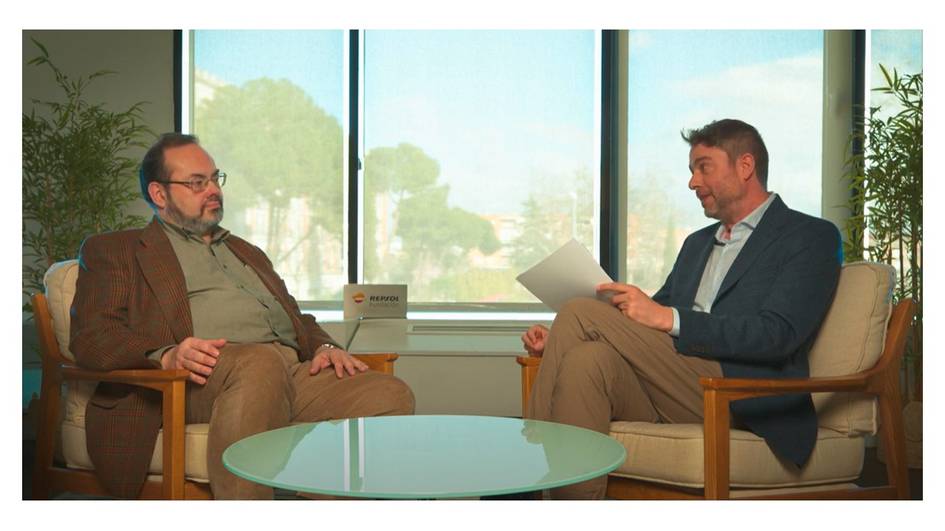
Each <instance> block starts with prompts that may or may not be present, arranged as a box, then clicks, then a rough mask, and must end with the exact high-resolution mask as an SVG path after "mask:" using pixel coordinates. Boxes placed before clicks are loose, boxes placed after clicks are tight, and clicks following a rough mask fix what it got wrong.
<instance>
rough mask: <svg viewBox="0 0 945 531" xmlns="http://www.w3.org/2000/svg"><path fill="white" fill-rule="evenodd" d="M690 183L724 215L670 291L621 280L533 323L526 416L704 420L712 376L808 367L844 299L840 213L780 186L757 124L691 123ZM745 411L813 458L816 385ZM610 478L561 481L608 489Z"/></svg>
mask: <svg viewBox="0 0 945 531" xmlns="http://www.w3.org/2000/svg"><path fill="white" fill-rule="evenodd" d="M683 139H684V140H686V141H687V142H688V143H689V145H690V152H689V169H690V171H691V172H692V177H691V179H690V180H689V188H690V189H691V190H693V191H694V192H695V193H696V197H697V198H698V199H699V201H700V202H701V204H702V208H703V210H704V212H705V215H706V216H708V217H711V218H714V219H717V220H719V221H718V223H715V224H712V225H710V226H708V227H705V228H703V229H701V230H699V231H697V232H695V233H693V234H691V235H689V237H688V238H686V241H685V242H684V243H683V246H682V249H681V250H680V252H679V255H678V256H677V258H676V263H675V264H674V265H673V268H672V271H671V272H670V274H669V276H668V277H667V279H666V282H665V284H664V285H663V287H662V288H660V290H659V291H658V292H657V293H656V294H654V295H653V297H652V298H651V297H648V296H647V295H646V294H645V293H643V292H642V291H641V290H640V289H639V288H637V287H635V286H632V285H628V284H622V283H608V284H602V285H600V286H599V287H598V294H599V295H602V296H603V298H604V299H605V300H609V304H608V303H606V302H602V301H600V300H596V299H590V298H582V299H574V300H572V301H570V302H569V303H568V304H566V305H565V306H564V308H562V310H561V311H560V312H558V315H557V316H556V318H555V321H554V323H553V324H552V326H551V329H550V330H548V329H546V328H545V327H542V326H541V325H535V326H533V327H531V328H530V329H529V330H528V332H526V333H525V335H523V336H522V340H523V343H524V344H525V349H526V350H527V351H528V352H529V353H530V354H531V355H534V356H543V361H542V363H541V366H540V369H539V371H538V375H537V378H536V381H535V384H534V388H533V390H532V395H531V396H532V398H531V401H530V403H529V409H528V411H527V412H526V416H527V417H529V418H535V419H541V420H551V421H556V422H563V423H566V424H572V425H577V426H582V427H586V428H589V429H594V430H596V431H599V432H602V433H607V432H608V431H609V424H610V421H611V420H637V421H649V422H667V423H668V422H702V415H703V412H702V392H701V388H700V387H699V383H698V382H699V377H700V376H722V375H724V376H726V377H736V378H796V377H806V376H808V374H809V369H808V360H807V353H808V351H809V350H810V347H811V344H812V343H813V341H814V338H815V336H816V333H817V330H818V329H819V327H820V324H821V322H822V321H823V318H824V316H825V315H826V312H827V309H828V307H829V306H830V303H831V301H832V300H833V295H834V291H835V289H836V286H837V281H838V279H839V276H840V263H841V262H842V254H841V245H840V234H839V231H838V230H837V228H836V227H835V226H834V225H833V224H831V223H830V222H827V221H824V220H822V219H819V218H815V217H812V216H808V215H806V214H802V213H800V212H797V211H794V210H791V209H789V208H788V207H787V206H786V205H785V204H784V202H783V201H782V200H781V198H779V197H778V196H777V194H774V193H771V192H769V191H768V190H767V173H768V153H767V149H766V148H765V145H764V141H763V140H762V138H761V135H760V134H759V133H758V131H757V130H756V129H755V128H754V127H752V126H751V125H749V124H747V123H745V122H742V121H739V120H730V119H727V120H719V121H716V122H712V123H710V124H708V125H706V126H705V127H703V128H701V129H697V130H692V131H689V133H688V134H684V135H683ZM731 412H732V422H733V423H734V424H735V425H736V426H738V427H742V428H746V429H748V430H751V431H752V432H754V433H755V434H757V435H759V436H760V437H763V438H764V439H765V441H766V442H767V444H768V445H769V447H770V448H771V449H772V450H773V451H774V452H775V454H777V455H778V456H780V457H781V458H782V459H784V460H786V461H788V462H791V463H793V464H794V465H796V466H798V467H802V466H803V465H804V463H805V462H806V461H807V459H808V457H809V456H810V454H811V451H812V450H813V447H814V443H815V440H816V434H817V418H816V413H815V411H814V406H813V402H812V401H811V398H810V395H809V394H796V395H789V396H778V397H765V398H753V399H747V400H740V401H736V402H732V404H731ZM605 490H606V477H602V478H598V479H595V480H591V481H586V482H583V483H579V484H577V485H572V486H570V487H564V488H561V489H556V490H554V491H552V495H553V496H554V497H558V498H601V497H603V495H604V493H605Z"/></svg>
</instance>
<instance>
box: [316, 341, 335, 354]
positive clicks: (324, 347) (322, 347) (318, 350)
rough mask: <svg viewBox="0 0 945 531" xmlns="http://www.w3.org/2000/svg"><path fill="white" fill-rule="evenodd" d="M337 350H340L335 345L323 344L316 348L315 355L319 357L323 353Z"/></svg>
mask: <svg viewBox="0 0 945 531" xmlns="http://www.w3.org/2000/svg"><path fill="white" fill-rule="evenodd" d="M337 348H338V346H337V345H333V344H331V343H322V344H321V345H318V346H317V347H315V354H316V355H317V354H320V353H322V352H325V351H326V350H333V349H337Z"/></svg>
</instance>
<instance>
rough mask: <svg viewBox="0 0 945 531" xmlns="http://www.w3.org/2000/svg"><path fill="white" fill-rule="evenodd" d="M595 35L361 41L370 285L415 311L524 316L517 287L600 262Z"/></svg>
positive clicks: (379, 36) (454, 34)
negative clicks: (419, 307) (538, 272)
mask: <svg viewBox="0 0 945 531" xmlns="http://www.w3.org/2000/svg"><path fill="white" fill-rule="evenodd" d="M595 52H596V44H595V32H592V31H367V32H365V37H364V105H363V113H364V133H363V134H364V152H365V155H364V194H363V197H364V199H363V203H362V206H363V227H364V230H363V236H362V238H361V240H362V242H363V245H362V247H361V249H362V252H363V260H364V280H365V281H366V282H371V283H404V284H408V285H409V287H410V288H409V290H410V291H409V293H410V300H411V301H415V302H433V303H443V302H473V303H482V302H487V303H496V302H500V303H501V302H532V301H534V298H533V297H532V296H531V295H530V294H528V293H527V292H526V291H525V290H524V288H522V287H521V286H520V285H519V284H518V283H517V282H516V281H515V276H516V275H517V274H518V273H520V272H521V271H523V270H525V269H526V268H528V267H530V266H532V265H533V264H535V263H536V262H538V261H539V260H540V259H542V258H544V257H545V256H546V255H547V254H548V253H550V252H551V251H553V250H554V249H556V248H557V247H559V246H560V245H562V244H563V243H565V242H566V241H568V239H570V238H572V237H573V238H576V239H577V240H578V241H580V242H581V243H583V244H584V245H585V246H587V247H588V248H589V249H594V242H595V237H596V234H597V230H596V228H595V225H594V212H595V209H596V205H595V198H596V197H597V195H596V194H595V184H594V182H595V176H596V175H597V167H598V165H599V163H598V159H597V153H598V151H599V141H598V140H597V139H596V136H595V109H594V107H595V101H596V99H597V95H598V93H599V88H598V87H597V86H596V78H595Z"/></svg>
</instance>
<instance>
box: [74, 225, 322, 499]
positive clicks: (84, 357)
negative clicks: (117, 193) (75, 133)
mask: <svg viewBox="0 0 945 531" xmlns="http://www.w3.org/2000/svg"><path fill="white" fill-rule="evenodd" d="M224 241H225V243H226V245H227V247H229V248H230V250H231V251H233V254H235V255H236V256H237V257H238V258H239V259H240V260H242V261H243V263H245V264H246V265H247V266H249V267H251V268H252V269H253V270H254V271H255V272H256V273H257V274H258V275H259V278H260V279H261V280H262V282H263V284H264V285H265V286H266V287H267V288H268V289H269V291H270V292H271V293H272V294H273V296H274V297H275V298H276V300H278V301H279V303H280V304H282V306H283V308H285V311H286V313H288V315H289V318H290V319H291V321H292V325H293V328H294V329H295V332H296V335H297V338H298V343H299V346H300V352H299V358H300V361H304V360H308V359H311V358H312V357H313V356H314V351H315V348H316V347H317V346H318V345H321V344H324V343H333V344H334V341H333V340H332V339H331V337H330V336H329V335H328V334H326V333H325V332H324V330H322V329H321V327H319V326H318V324H317V323H316V322H315V318H314V317H312V316H311V315H303V314H302V313H301V312H300V310H299V307H298V305H297V304H296V302H295V299H293V298H292V296H291V295H289V292H288V291H287V290H286V286H285V283H284V282H283V281H282V279H281V278H280V277H279V275H278V274H277V273H276V272H275V270H274V269H273V267H272V263H271V262H270V261H269V259H268V258H267V257H266V255H265V253H263V252H262V251H261V250H260V249H259V248H257V247H255V246H253V245H252V244H250V243H248V242H246V241H245V240H242V239H240V238H237V237H235V236H233V235H230V236H228V237H227V238H226V240H224ZM79 265H80V267H79V277H78V281H77V283H76V293H75V298H74V299H73V302H72V309H71V314H72V326H71V338H70V345H69V346H70V350H71V351H72V352H73V354H74V355H75V357H76V363H77V364H78V365H79V366H81V367H83V368H86V369H91V370H99V371H109V370H116V369H158V368H160V366H159V364H158V363H157V362H155V361H152V360H149V359H148V358H147V354H148V353H149V352H151V351H153V350H155V349H158V348H161V347H165V346H167V345H171V344H176V343H180V342H181V341H183V340H184V339H186V338H187V337H190V336H192V335H193V321H192V319H191V314H190V305H189V303H188V300H187V287H186V283H185V280H184V272H183V271H182V270H181V266H180V263H179V262H178V260H177V256H176V255H175V253H174V250H173V248H172V247H171V243H170V241H169V240H168V239H167V235H166V234H165V233H164V229H163V228H162V227H161V225H160V222H159V221H158V219H157V218H155V219H153V220H152V221H151V223H150V224H149V225H148V226H147V227H145V228H143V229H133V230H125V231H119V232H112V233H106V234H100V235H96V236H91V237H89V238H87V239H86V240H85V241H84V242H83V243H82V247H81V249H80V251H79ZM188 385H191V384H189V383H188ZM160 427H161V395H160V393H158V392H157V391H154V390H151V389H145V388H142V387H136V386H129V385H122V384H110V383H104V382H102V383H99V385H98V386H97V387H96V389H95V393H94V395H93V396H92V398H91V399H90V401H89V403H88V406H87V408H86V446H87V448H88V452H89V457H90V458H91V460H92V463H93V464H94V465H95V473H96V474H97V475H98V477H99V479H100V480H101V482H102V484H103V485H104V486H105V488H106V489H107V490H108V491H109V493H110V494H112V495H115V496H118V497H124V498H133V497H137V494H138V492H139V491H140V489H141V486H142V485H143V484H144V480H145V478H146V476H147V470H148V464H149V463H150V461H151V456H152V453H153V451H154V445H155V441H156V438H157V433H158V430H159V429H160Z"/></svg>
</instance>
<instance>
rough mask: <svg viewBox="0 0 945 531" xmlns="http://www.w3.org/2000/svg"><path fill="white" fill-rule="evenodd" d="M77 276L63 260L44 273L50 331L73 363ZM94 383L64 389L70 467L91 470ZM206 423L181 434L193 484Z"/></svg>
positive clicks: (155, 464)
mask: <svg viewBox="0 0 945 531" xmlns="http://www.w3.org/2000/svg"><path fill="white" fill-rule="evenodd" d="M78 276H79V262H78V261H77V260H65V261H63V262H58V263H56V264H53V266H52V267H50V268H49V270H48V271H46V276H45V277H44V279H43V281H44V283H45V284H46V301H47V303H48V304H49V313H50V315H51V316H52V321H53V332H55V334H56V342H57V343H59V350H60V352H62V355H63V356H64V357H65V358H67V359H69V360H73V361H74V360H75V356H73V355H72V352H70V351H69V322H70V316H69V311H70V308H71V307H72V298H73V297H74V296H75V283H76V279H77V278H78ZM95 385H96V383H95V382H68V383H67V384H66V385H65V386H64V389H63V395H62V396H63V402H64V403H65V413H64V421H63V424H62V440H61V441H60V442H61V444H62V447H61V450H62V456H63V458H64V459H65V461H66V465H67V466H69V467H72V468H80V469H88V470H91V469H92V468H93V467H92V461H91V460H90V459H89V454H88V451H87V450H86V447H85V406H86V404H88V401H89V399H90V398H91V397H92V393H93V392H94V391H95ZM209 426H210V425H209V424H188V425H187V426H186V427H185V434H184V455H185V459H186V462H185V463H184V475H185V476H186V477H187V478H188V479H193V480H195V481H204V482H206V481H207V430H208V428H209ZM162 439H163V431H162V432H159V433H158V437H157V443H156V444H155V445H154V456H153V457H152V458H151V467H150V471H149V472H150V473H151V474H161V471H162V466H163V465H162V459H161V457H162V448H161V440H162Z"/></svg>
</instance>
